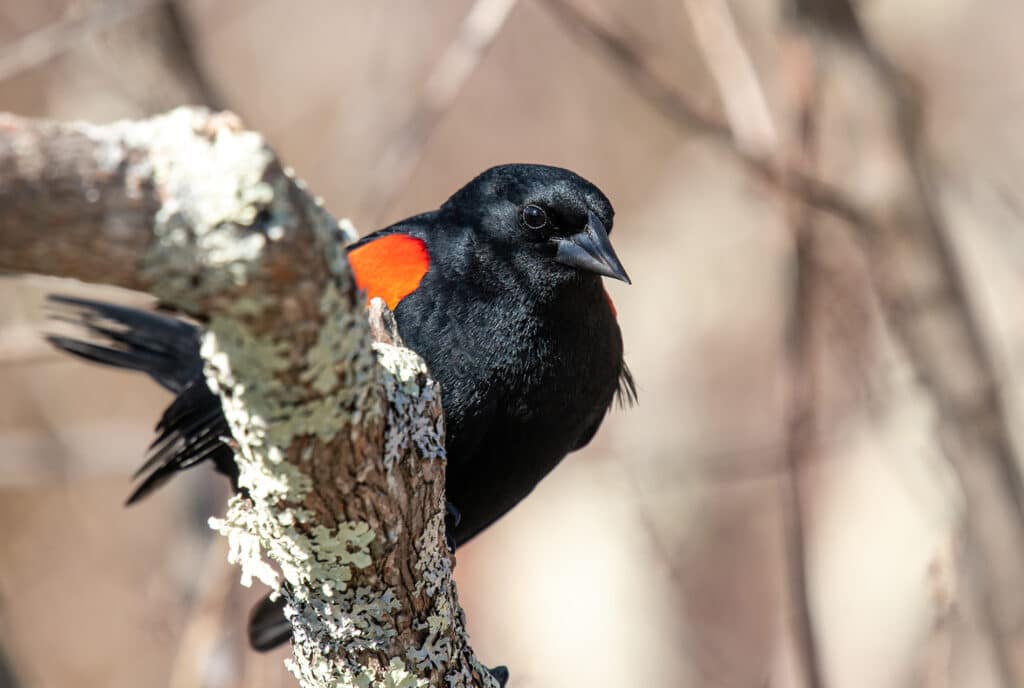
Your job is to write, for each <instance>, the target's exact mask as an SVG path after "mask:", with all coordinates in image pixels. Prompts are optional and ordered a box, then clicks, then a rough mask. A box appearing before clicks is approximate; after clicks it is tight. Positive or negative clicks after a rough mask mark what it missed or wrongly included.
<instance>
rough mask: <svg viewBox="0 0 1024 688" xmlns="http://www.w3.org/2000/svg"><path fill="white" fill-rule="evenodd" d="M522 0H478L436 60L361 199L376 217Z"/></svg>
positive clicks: (401, 185)
mask: <svg viewBox="0 0 1024 688" xmlns="http://www.w3.org/2000/svg"><path fill="white" fill-rule="evenodd" d="M516 2H517V0H475V2H474V3H473V6H472V7H470V9H469V12H467V13H466V16H465V18H463V20H462V24H461V25H460V26H459V30H458V32H457V33H456V34H455V38H454V39H453V40H452V42H451V43H450V44H449V45H448V47H447V48H446V49H445V51H444V53H443V54H442V55H441V57H440V59H439V60H438V61H437V63H436V64H435V65H434V67H433V69H432V71H431V72H430V75H429V76H428V77H427V81H426V83H425V84H424V86H423V93H422V95H421V96H420V102H419V104H418V106H417V108H416V110H415V111H414V112H413V113H412V115H411V116H410V117H409V119H408V120H407V121H406V123H405V125H404V126H403V127H402V130H401V131H400V132H399V133H398V134H397V135H396V136H395V138H394V140H393V142H392V143H391V145H390V146H388V148H387V149H386V150H385V151H384V152H383V154H381V156H380V158H379V159H378V162H377V164H376V166H375V167H374V169H373V171H372V172H371V174H370V182H369V185H368V187H367V191H366V194H365V196H364V197H363V199H362V203H361V204H360V205H361V206H362V207H363V208H366V209H367V210H368V212H369V213H371V215H372V216H374V217H377V219H378V220H379V219H380V218H379V215H380V214H381V213H383V212H384V211H385V210H386V209H387V207H388V206H389V205H390V204H391V202H392V201H394V199H395V197H396V196H398V194H399V193H401V190H402V189H403V188H404V187H405V185H406V183H407V182H408V181H409V178H410V177H411V176H412V173H413V171H414V170H415V169H416V165H417V164H418V163H419V160H420V158H421V156H422V154H423V147H424V146H425V145H426V143H427V141H428V140H429V139H430V135H431V134H432V133H433V131H434V129H435V127H436V126H437V123H438V122H439V121H440V120H441V118H442V117H443V116H444V114H445V113H446V112H448V110H449V109H451V107H452V105H453V104H454V103H455V99H456V98H458V96H459V93H461V92H462V88H463V87H464V86H465V85H466V81H467V80H468V79H469V77H470V76H471V75H472V74H473V72H474V71H476V68H477V67H478V66H479V65H480V62H481V61H482V60H483V58H484V55H485V54H486V53H487V50H488V49H489V48H490V47H491V45H492V44H493V43H494V40H495V39H496V38H497V37H498V34H499V33H500V32H501V29H502V28H503V27H504V26H505V22H506V20H507V19H508V17H509V15H510V14H511V13H512V10H513V8H515V5H516Z"/></svg>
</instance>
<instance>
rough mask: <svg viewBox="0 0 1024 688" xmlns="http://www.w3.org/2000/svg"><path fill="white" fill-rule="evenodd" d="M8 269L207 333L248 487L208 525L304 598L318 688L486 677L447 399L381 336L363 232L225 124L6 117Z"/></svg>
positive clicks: (251, 572)
mask: <svg viewBox="0 0 1024 688" xmlns="http://www.w3.org/2000/svg"><path fill="white" fill-rule="evenodd" d="M0 208H2V210H0V269H4V270H13V271H24V272H35V273H42V274H48V275H57V276H62V277H75V278H78V279H81V280H85V281H90V282H102V283H107V284H115V285H119V286H122V287H127V288H131V289H139V290H144V291H148V292H150V293H152V294H154V295H155V296H157V297H158V298H159V299H160V300H161V301H162V302H164V303H166V304H168V305H169V306H172V307H175V308H177V309H179V310H181V311H184V312H187V313H189V314H190V315H192V316H194V317H196V318H198V319H200V320H201V321H202V322H203V323H204V325H205V331H206V334H205V338H204V345H203V356H204V358H205V359H206V361H207V378H208V381H209V384H210V385H211V386H212V387H213V388H214V389H215V390H216V391H217V392H218V393H219V394H220V396H221V399H222V402H223V404H224V409H225V412H226V415H227V417H228V420H229V422H230V424H231V427H232V434H233V437H234V442H235V444H236V460H237V461H238V464H239V468H240V472H241V478H240V484H241V485H242V486H243V487H244V488H246V490H247V495H246V497H244V498H243V497H241V496H236V497H234V498H233V499H232V500H231V502H230V503H229V506H228V511H227V514H226V515H225V517H224V518H223V519H214V520H212V524H213V526H214V527H216V528H217V529H218V530H220V532H222V533H223V534H225V535H226V536H227V537H228V539H229V542H230V555H229V556H230V558H231V560H232V561H235V562H237V563H239V564H240V565H241V567H242V576H243V582H244V583H248V582H249V581H251V579H252V578H259V579H261V580H263V581H265V582H266V583H268V584H269V585H271V586H272V587H274V588H275V589H278V590H279V591H280V593H281V594H283V595H284V596H285V597H286V598H287V600H288V602H289V610H288V614H289V618H290V619H291V620H292V623H293V627H294V630H295V638H296V643H295V657H294V660H292V661H291V669H292V671H293V673H294V674H295V675H296V676H297V677H298V678H299V681H300V683H301V684H302V685H304V686H326V685H331V686H335V685H341V686H348V685H353V686H371V685H372V686H389V687H392V686H393V687H399V686H401V687H409V686H422V685H449V686H476V685H487V684H489V683H490V684H493V683H494V680H493V679H492V678H491V677H490V675H489V674H488V673H487V672H486V670H485V669H483V667H482V666H481V665H480V664H479V663H478V662H477V661H476V659H475V658H474V657H473V654H472V651H471V649H470V648H469V646H468V644H467V642H466V635H465V630H464V623H463V617H462V612H461V609H460V607H459V605H458V601H457V597H456V593H455V588H454V583H453V581H452V578H451V570H452V561H451V557H450V556H449V554H448V551H447V549H446V547H445V543H444V508H443V488H444V447H443V438H444V432H443V425H442V415H441V405H440V396H439V391H438V388H437V386H436V384H435V383H434V382H433V381H432V380H431V379H430V378H429V375H428V373H427V370H426V368H425V366H424V364H423V363H422V361H421V360H420V359H419V358H418V357H417V356H416V355H415V354H414V353H413V352H411V351H409V350H407V349H404V348H401V346H400V341H399V340H397V335H396V333H395V330H394V327H393V322H392V321H391V320H390V314H388V313H387V312H386V311H385V310H384V309H382V308H381V307H380V306H379V305H376V306H375V307H374V308H372V309H371V312H370V314H371V320H372V324H373V331H374V333H377V335H378V336H377V338H378V339H380V340H382V341H378V342H376V343H374V341H373V336H371V327H370V326H369V325H368V323H367V318H366V312H365V310H364V307H363V304H362V301H361V298H360V296H359V295H358V294H357V292H356V290H355V287H354V285H353V283H352V280H351V276H350V273H349V270H348V265H347V262H346V261H345V257H344V251H343V249H342V247H343V245H344V243H345V241H347V240H349V239H351V237H352V233H351V232H350V231H349V230H348V229H347V228H345V227H344V226H342V225H339V223H337V222H336V221H335V220H334V219H333V218H332V217H330V215H328V214H327V213H326V211H324V210H323V208H322V207H321V206H320V204H319V202H318V201H317V200H316V199H314V198H313V197H312V196H311V195H309V194H308V193H307V192H306V191H305V189H304V188H303V185H302V184H301V183H300V182H298V181H296V180H294V179H293V178H292V177H291V175H290V174H289V173H287V172H286V171H285V170H283V169H282V168H281V166H280V164H279V163H278V162H277V160H276V158H275V156H274V155H273V153H272V152H271V151H270V150H269V149H268V148H267V147H266V145H265V144H264V142H263V140H262V138H261V137H260V136H259V135H257V134H254V133H252V132H246V131H244V130H243V129H242V128H241V125H240V123H239V122H238V120H237V119H236V118H235V117H234V116H232V115H229V114H212V113H209V112H207V111H205V110H201V109H188V108H183V109H178V110H175V111H173V112H171V113H169V114H167V115H164V116H160V117H156V118H153V119H149V120H143V121H135V122H119V123H115V124H112V125H109V126H91V125H87V124H82V123H73V124H56V123H48V122H38V121H31V120H25V119H20V118H17V117H14V116H6V115H0Z"/></svg>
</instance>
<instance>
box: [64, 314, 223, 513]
mask: <svg viewBox="0 0 1024 688" xmlns="http://www.w3.org/2000/svg"><path fill="white" fill-rule="evenodd" d="M49 300H50V301H51V302H53V303H55V304H58V305H59V306H70V307H71V309H72V312H71V313H70V314H65V313H57V314H55V315H54V316H53V317H54V319H55V320H59V321H63V322H67V323H70V324H72V325H76V326H78V327H81V328H83V329H85V331H86V333H87V336H88V337H89V338H90V339H91V340H93V341H85V340H81V339H75V338H73V337H66V336H61V335H50V336H48V337H47V338H46V339H47V341H49V342H50V343H51V344H52V345H54V346H55V347H57V348H58V349H61V350H62V351H66V352H68V353H70V354H72V355H74V356H78V357H79V358H83V359H85V360H88V361H92V362H95V363H101V364H103V365H108V366H112V367H114V368H124V369H126V370H137V371H140V372H143V373H146V374H147V375H149V376H150V377H151V378H153V379H154V380H156V381H157V382H158V383H159V384H160V385H161V386H163V387H164V388H165V389H168V390H170V391H171V392H174V393H175V394H177V397H176V398H175V400H174V401H173V402H172V403H171V405H170V406H168V407H167V409H166V410H165V411H164V413H163V415H162V416H161V418H160V422H158V423H157V425H156V431H157V433H158V434H157V438H156V439H155V440H154V441H153V443H152V444H151V445H150V447H149V451H148V453H147V458H146V462H145V463H143V465H142V466H141V467H140V468H139V470H138V471H136V472H135V476H134V477H135V478H141V479H142V482H141V483H140V484H139V485H138V487H137V488H136V489H135V491H134V492H132V494H131V496H130V497H129V498H128V502H127V503H128V504H133V503H135V502H137V501H139V500H140V499H142V498H143V497H145V496H146V495H148V494H149V493H150V492H152V491H153V490H155V489H157V488H158V487H160V486H161V485H163V484H164V483H165V482H167V481H168V480H169V479H170V478H171V477H173V476H174V474H175V473H177V472H178V471H182V470H186V469H188V468H191V467H192V466H195V465H196V464H198V463H202V462H204V461H212V462H213V464H214V466H215V467H216V468H217V470H218V471H220V472H221V473H224V474H225V475H227V476H228V477H229V478H230V479H231V482H232V485H233V486H234V487H235V488H236V489H237V487H238V485H237V483H238V468H237V467H236V465H235V461H234V456H233V453H232V451H231V448H230V447H229V446H228V445H227V444H225V443H224V441H223V439H224V438H226V437H229V436H230V434H231V432H230V428H229V427H228V423H227V419H226V418H225V417H224V412H223V410H222V409H221V405H220V400H219V399H218V398H217V396H216V395H214V394H213V392H211V391H210V389H209V387H207V385H206V380H205V378H204V377H203V360H202V358H201V357H200V355H199V347H200V332H199V328H197V327H196V326H194V325H191V324H189V323H187V322H184V321H182V320H177V319H175V318H171V317H167V316H163V315H156V314H155V313H150V312H147V311H143V310H139V309H137V308H129V307H127V306H118V305H115V304H111V303H103V302H100V301H91V300H88V299H78V298H73V297H69V296H55V295H51V296H50V297H49Z"/></svg>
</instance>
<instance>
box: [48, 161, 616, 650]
mask: <svg viewBox="0 0 1024 688" xmlns="http://www.w3.org/2000/svg"><path fill="white" fill-rule="evenodd" d="M613 214H614V212H613V210H612V206H611V204H610V203H609V201H608V199H607V198H606V197H605V195H604V194H603V193H601V191H600V190H599V189H598V188H597V187H596V186H594V185H593V184H591V183H590V182H588V181H587V180H585V179H583V178H582V177H580V176H578V175H576V174H574V173H573V172H570V171H568V170H564V169H561V168H557V167H548V166H542V165H503V166H499V167H494V168H491V169H489V170H487V171H486V172H484V173H483V174H481V175H480V176H478V177H476V178H475V179H473V180H472V181H471V182H469V184H467V185H466V186H465V187H463V188H462V189H460V190H459V191H457V192H456V193H455V194H454V195H453V196H452V197H451V198H450V199H448V201H447V202H445V203H444V205H442V206H441V207H440V208H439V209H437V210H433V211H430V212H427V213H423V214H421V215H416V216H414V217H411V218H408V219H406V220H403V221H401V222H398V223H396V224H394V225H392V226H390V227H387V228H385V229H382V230H380V231H377V232H374V233H373V234H370V235H369V236H367V237H365V238H363V239H361V240H359V241H357V242H355V243H354V244H352V245H351V246H350V247H348V257H349V262H350V264H351V266H352V269H353V272H354V274H355V277H356V283H357V284H358V285H359V287H360V288H361V289H363V290H364V291H365V292H366V294H367V297H368V298H369V297H373V296H380V297H381V298H383V299H384V300H385V301H386V302H387V304H388V306H389V307H390V308H391V309H392V310H393V311H394V314H395V319H396V321H397V323H398V328H399V333H400V334H401V336H402V338H403V339H404V340H405V344H406V346H408V347H410V348H411V349H413V350H414V351H416V352H417V353H418V354H419V355H420V356H422V357H423V359H424V360H425V361H426V363H427V366H428V367H429V369H430V371H431V373H432V374H433V376H434V377H435V378H436V379H437V380H438V382H440V384H441V390H442V404H443V406H444V413H445V421H446V433H447V436H446V438H445V439H446V447H447V454H448V466H447V482H446V493H447V499H448V501H449V503H450V504H451V505H452V506H453V507H454V509H453V510H452V511H453V513H457V514H458V517H457V518H456V519H453V522H451V523H450V524H449V535H450V538H451V539H452V540H453V542H454V544H455V545H456V546H458V545H461V544H463V543H465V542H466V541H468V540H469V539H470V538H472V537H473V536H475V535H476V534H477V533H479V532H480V531H481V530H483V529H484V528H486V527H487V526H489V525H490V524H491V523H493V522H494V521H495V520H496V519H498V518H499V517H501V516H502V515H503V514H505V513H506V512H507V511H508V510H509V509H511V508H512V507H513V506H515V504H516V503H517V502H519V500H521V499H523V498H524V497H525V496H526V495H527V494H528V493H529V492H530V491H531V490H532V489H533V488H534V486H536V485H537V483H538V482H539V481H540V480H541V479H542V478H543V477H544V476H545V475H547V473H548V472H549V471H551V469H553V468H554V467H555V466H556V465H557V464H558V462H559V461H561V460H562V458H563V457H564V456H565V455H566V454H568V453H569V452H571V451H574V450H576V449H579V448H581V447H583V446H584V445H586V444H587V443H588V442H590V440H591V439H592V438H593V436H594V434H595V433H596V432H597V429H598V427H599V426H600V425H601V421H602V420H603V418H604V416H605V414H606V412H607V411H608V409H609V408H610V407H611V405H612V403H613V400H614V398H615V397H616V395H618V397H619V398H620V400H621V401H623V402H627V403H632V402H633V401H635V399H636V389H635V386H634V383H633V379H632V376H631V375H630V372H629V369H628V368H627V367H626V365H625V363H624V361H623V357H622V336H621V333H620V331H619V326H618V323H617V321H616V315H615V308H614V306H613V305H612V302H611V299H610V298H609V297H608V294H607V292H606V291H605V289H604V287H603V285H602V281H601V277H602V276H605V277H612V278H615V279H620V280H623V281H625V282H627V283H628V282H629V277H628V276H627V275H626V271H625V270H624V269H623V267H622V264H621V263H620V262H619V259H618V258H617V257H616V255H615V251H614V250H613V249H612V246H611V243H610V242H609V239H608V234H609V232H610V231H611V228H612V218H613ZM51 298H52V299H53V300H55V301H57V302H59V303H62V304H66V305H68V306H72V307H75V308H77V309H78V314H77V322H79V323H80V324H82V325H84V326H85V327H86V329H87V330H88V331H89V332H90V333H91V334H92V335H93V336H94V337H99V338H101V339H103V340H105V342H104V343H102V344H96V343H90V342H87V341H80V340H76V339H71V338H67V337H59V336H51V337H49V340H50V342H51V343H53V344H54V345H55V346H57V347H59V348H61V349H63V350H65V351H68V352H70V353H73V354H76V355H78V356H81V357H83V358H86V359H89V360H92V361H97V362H99V363H103V364H106V365H112V366H115V367H120V368H128V369H132V370H139V371H142V372H145V373H147V374H149V375H150V376H151V377H152V378H153V379H155V380H156V381H157V382H158V383H160V384H161V385H163V386H164V387H165V388H167V389H168V390H170V391H171V392H173V393H175V394H176V395H177V396H176V398H175V400H174V402H173V403H172V404H171V405H170V406H169V407H168V409H167V410H166V411H165V412H164V415H163V417H162V418H161V419H160V422H159V424H158V425H157V431H158V433H159V434H158V437H157V439H156V440H155V441H154V443H153V446H152V447H151V450H150V454H149V457H148V460H147V461H146V463H145V464H144V465H143V466H142V468H140V469H139V471H138V473H137V474H136V475H137V476H144V477H143V479H142V482H141V483H140V484H139V486H138V487H137V488H136V490H135V491H134V492H133V493H132V495H131V497H129V499H128V503H129V504H130V503H132V502H135V501H137V500H138V499H141V498H142V497H144V496H146V495H147V494H149V493H150V492H151V491H152V490H154V489H155V488H157V487H159V486H160V485H161V484H163V483H164V482H165V481H166V480H167V479H169V478H170V477H171V476H173V475H174V474H175V473H176V472H177V471H180V470H184V469H186V468H191V467H192V466H194V465H196V464H199V463H202V462H204V461H210V462H212V463H213V464H214V466H215V467H216V469H217V470H219V471H220V472H222V473H224V474H226V475H228V476H229V477H231V479H232V480H233V481H235V480H237V469H236V466H235V462H234V458H233V455H232V452H231V449H230V448H229V447H228V446H227V445H225V444H224V443H223V442H222V441H221V438H223V437H226V436H228V435H229V434H230V431H229V429H228V426H227V421H226V419H225V418H224V415H223V412H222V411H221V406H220V401H219V399H218V398H217V397H216V396H215V395H214V394H213V393H212V392H211V391H210V390H209V389H208V388H207V386H206V382H205V380H204V378H203V372H202V368H203V365H202V360H201V358H200V355H199V338H200V332H199V329H198V328H197V327H196V326H194V325H191V324H188V323H185V322H183V321H181V320H177V319H175V318H171V317H166V316H162V315H156V314H153V313H149V312H146V311H142V310H138V309H133V308H126V307H123V306H116V305H112V304H107V303H100V302H95V301H87V300H83V299H74V298H69V297H51ZM281 604H282V603H280V602H278V603H271V602H269V601H264V602H263V603H261V604H260V605H259V606H258V607H257V609H256V610H255V611H254V614H253V617H252V619H251V621H250V640H251V642H252V644H253V646H254V647H256V648H257V649H269V648H271V647H274V646H275V645H277V644H280V643H282V642H284V641H285V640H287V639H288V638H289V637H290V633H291V628H290V626H289V625H288V624H287V622H284V620H283V618H282V617H281Z"/></svg>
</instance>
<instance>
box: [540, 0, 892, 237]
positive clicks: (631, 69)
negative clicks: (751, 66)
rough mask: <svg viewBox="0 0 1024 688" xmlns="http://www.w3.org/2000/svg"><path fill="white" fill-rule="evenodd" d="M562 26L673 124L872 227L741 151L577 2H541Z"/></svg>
mask: <svg viewBox="0 0 1024 688" xmlns="http://www.w3.org/2000/svg"><path fill="white" fill-rule="evenodd" d="M541 1H542V2H543V4H544V5H546V6H547V7H548V8H549V9H550V10H551V11H552V13H553V14H554V16H555V17H556V18H557V19H558V20H559V21H561V22H562V25H563V26H564V27H565V28H566V29H567V30H570V31H572V32H574V33H576V34H577V35H579V36H580V37H581V38H583V39H584V40H585V41H587V42H588V43H589V45H590V46H591V47H593V48H594V49H595V50H596V51H597V52H599V53H600V54H601V55H602V56H604V57H606V58H607V59H609V60H610V61H611V62H612V64H614V65H615V66H616V67H618V68H619V70H620V71H621V72H622V74H623V76H624V77H625V80H626V82H627V83H628V84H629V86H631V87H632V88H633V89H634V90H635V91H636V92H637V93H638V94H639V95H640V96H642V97H643V98H645V99H646V100H647V101H648V102H650V104H651V105H652V106H653V107H654V108H655V109H656V110H657V111H658V112H660V113H661V114H662V115H664V116H665V118H666V119H668V120H669V121H670V122H672V123H673V124H675V125H676V126H679V127H682V128H684V129H686V130H687V131H688V132H697V133H700V134H704V135H706V136H708V137H709V138H710V139H711V140H712V141H714V142H716V143H718V144H721V145H722V146H723V147H724V149H725V150H726V151H727V152H729V153H730V154H732V155H735V156H737V157H738V158H739V159H740V161H741V162H743V164H745V165H746V166H747V168H748V169H749V170H750V171H751V172H753V173H755V174H756V175H757V176H758V177H760V178H761V179H763V180H764V181H766V182H767V183H769V184H771V185H772V186H774V187H775V188H777V189H779V190H780V191H783V192H786V193H791V194H796V195H797V196H799V197H800V198H801V199H802V200H803V201H804V202H805V203H807V204H809V205H811V206H814V207H815V208H819V209H821V210H825V211H827V212H829V213H831V214H833V215H836V216H837V217H841V218H843V219H845V220H846V221H848V222H851V223H854V224H857V225H858V226H862V227H871V226H872V225H871V221H870V219H869V218H868V217H867V216H866V215H865V214H864V213H863V212H862V211H861V209H860V208H859V207H858V206H857V204H856V203H855V202H854V201H853V200H851V199H850V198H848V197H847V196H846V195H845V194H844V193H843V192H842V190H840V189H838V188H836V187H834V186H831V185H829V184H827V183H826V182H823V181H822V180H820V179H816V178H814V177H813V176H811V175H809V174H807V173H805V172H804V171H802V170H799V169H794V168H788V167H780V165H779V164H778V162H777V161H776V160H774V159H772V158H766V157H762V156H759V155H756V154H753V153H752V152H748V151H744V150H741V149H740V148H738V147H737V146H736V139H735V136H734V134H733V132H732V130H731V129H730V128H729V125H728V123H727V122H725V121H724V120H722V118H720V117H718V116H717V115H715V114H713V113H711V112H708V111H707V110H706V109H705V108H703V107H701V106H700V105H698V104H696V103H694V102H692V101H690V100H689V99H688V98H687V97H686V95H684V94H683V93H681V92H680V91H679V90H678V89H676V88H675V87H674V86H672V85H671V84H667V83H665V82H664V81H662V80H661V79H660V78H659V77H658V76H657V75H656V74H655V73H654V70H653V69H651V67H650V66H649V65H648V63H647V60H646V59H645V58H644V56H643V55H641V54H640V53H639V52H638V51H637V50H636V49H635V48H634V47H633V46H632V45H631V44H630V42H629V41H628V40H627V39H626V38H625V37H624V36H623V35H621V34H620V33H619V32H618V31H617V29H613V28H610V27H607V26H605V25H603V24H602V23H601V22H600V21H598V20H597V19H595V18H594V17H593V16H592V15H591V14H590V13H589V11H588V10H586V9H584V8H583V7H582V5H581V4H580V3H578V1H577V0H541Z"/></svg>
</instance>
